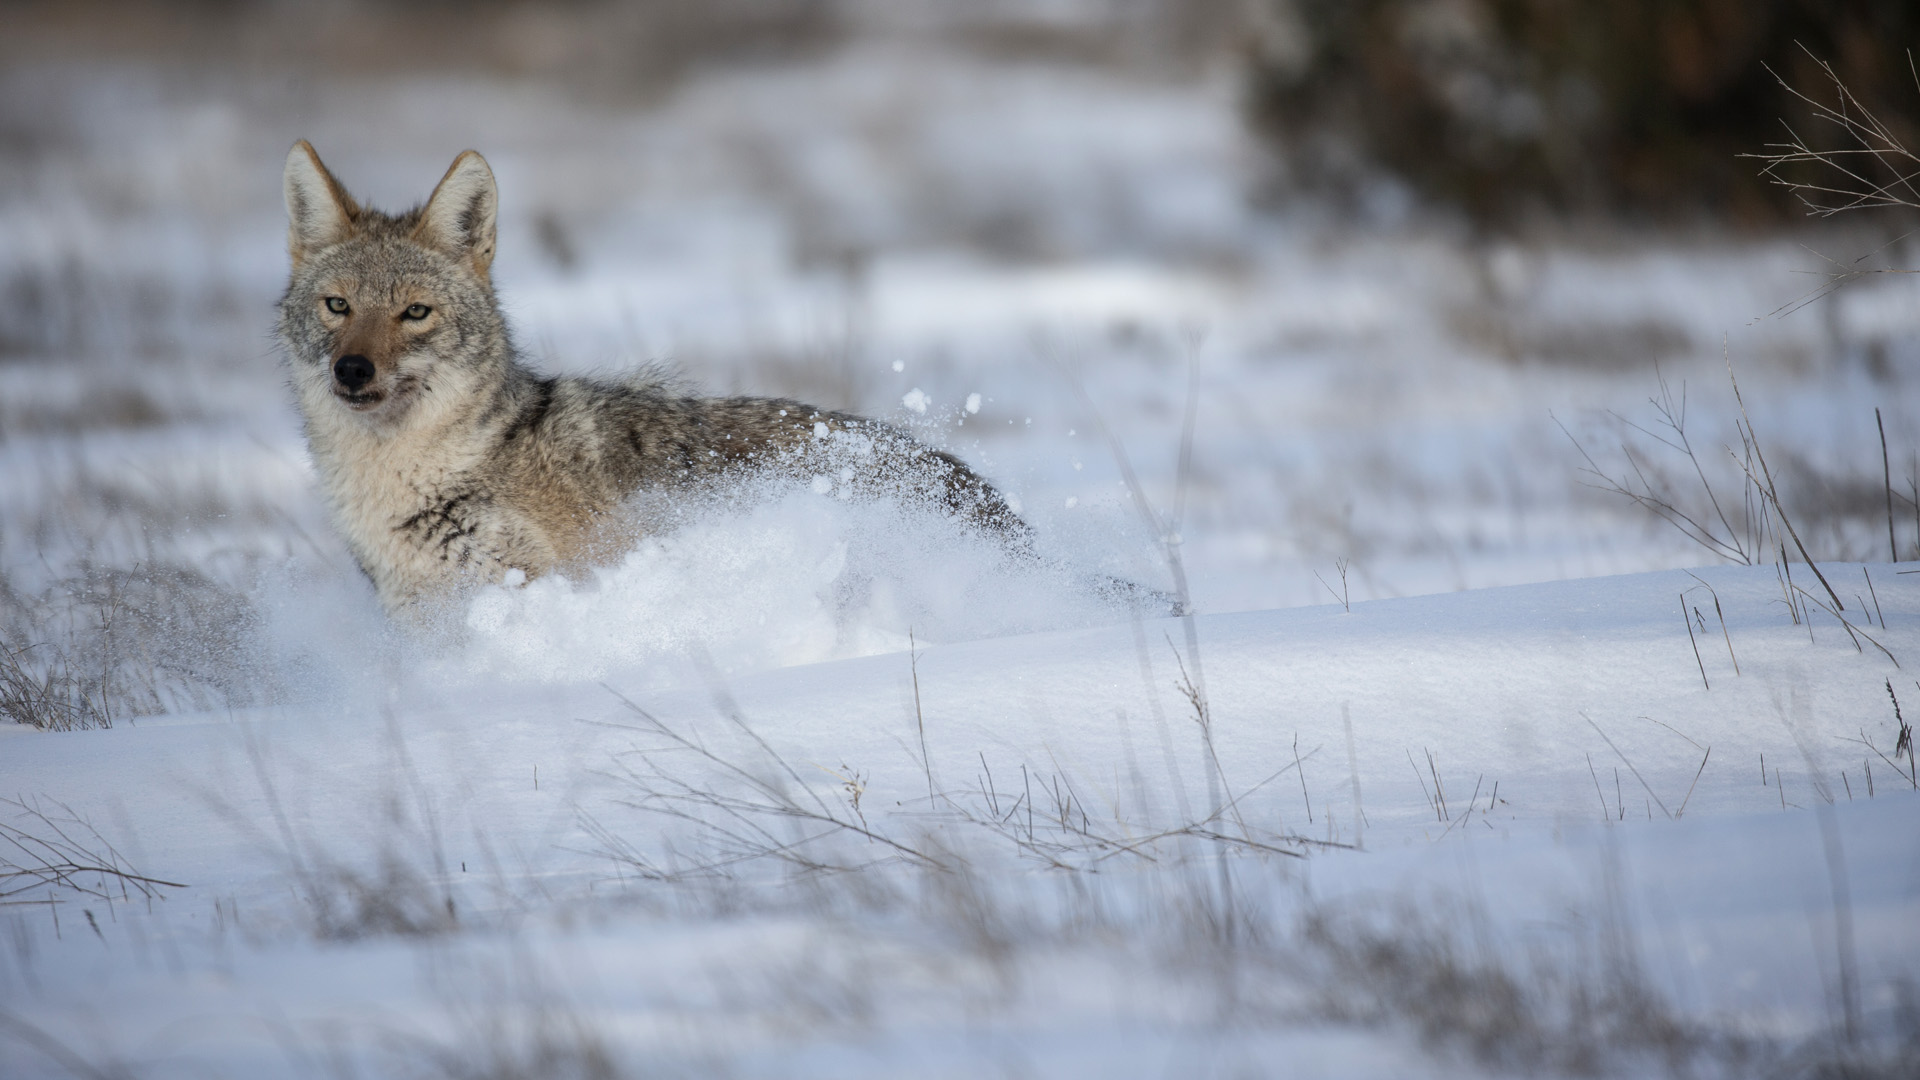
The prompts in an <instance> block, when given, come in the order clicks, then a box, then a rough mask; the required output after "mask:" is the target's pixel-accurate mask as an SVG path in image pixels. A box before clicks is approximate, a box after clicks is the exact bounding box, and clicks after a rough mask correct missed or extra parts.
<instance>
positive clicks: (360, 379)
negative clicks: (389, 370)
mask: <svg viewBox="0 0 1920 1080" xmlns="http://www.w3.org/2000/svg"><path fill="white" fill-rule="evenodd" d="M333 377H334V378H336V379H339V380H340V385H341V386H344V387H346V388H347V390H348V391H350V392H351V391H354V390H358V389H360V388H361V387H363V386H365V385H367V384H368V383H370V382H372V381H373V361H371V360H369V359H367V358H366V357H364V356H361V355H360V354H359V353H354V354H353V355H351V356H343V357H341V358H340V359H339V360H338V361H336V362H335V363H334V365H333Z"/></svg>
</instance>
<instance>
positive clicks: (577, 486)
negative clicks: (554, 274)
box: [279, 141, 1026, 614]
mask: <svg viewBox="0 0 1920 1080" xmlns="http://www.w3.org/2000/svg"><path fill="white" fill-rule="evenodd" d="M286 199H287V216H288V235H287V249H288V252H289V255H290V256H291V260H292V275H291V278H290V280H289V282H288V285H287V292H286V295H285V296H284V297H283V298H282V300H281V303H280V324H279V331H280V339H281V341H282V343H283V344H284V346H285V348H286V353H287V360H288V364H289V367H290V369H291V381H292V383H293V387H294V391H295V393H296V394H297V396H298V398H299V404H300V409H301V412H302V414H303V416H304V417H305V422H306V433H307V441H308V445H309V446H310V447H311V449H312V453H313V460H314V464H315V466H316V468H317V470H318V472H319V475H320V482H321V485H322V487H323V489H324V491H325V494H326V497H327V499H328V501H329V503H330V504H331V505H332V508H333V512H334V515H335V518H336V521H337V522H338V524H339V526H340V528H341V531H342V532H343V533H344V534H345V536H346V539H347V543H348V544H349V545H350V546H351V548H352V549H353V552H354V555H355V557H356V558H358V560H359V562H360V566H361V568H362V569H364V570H365V571H366V573H367V576H368V577H370V578H371V579H372V580H373V583H374V586H375V588H376V589H377V590H378V592H379V595H380V599H381V601H382V603H383V604H385V606H386V607H387V609H388V610H389V612H393V613H396V614H397V613H402V612H408V611H417V610H418V608H419V606H420V605H423V604H431V603H434V602H437V601H444V600H446V599H448V598H450V597H453V596H457V595H458V593H459V592H460V590H461V589H462V588H463V587H464V586H467V585H470V584H477V583H481V582H500V581H503V580H508V579H509V578H510V576H511V574H512V572H513V571H516V570H517V571H520V572H522V573H524V574H525V575H526V576H527V577H529V578H532V577H539V576H541V575H543V574H547V573H552V572H554V571H557V570H567V569H571V568H575V567H579V566H585V565H589V564H591V563H594V562H596V561H600V560H602V559H605V558H606V557H608V556H610V555H613V554H616V553H617V552H618V551H619V550H622V549H623V548H625V547H626V546H627V545H629V544H630V543H631V542H632V540H633V539H634V537H633V534H632V531H631V529H632V526H633V523H632V522H631V521H630V520H628V519H627V518H626V517H625V516H624V515H622V514H621V513H620V512H619V511H620V509H621V507H622V506H623V505H625V504H626V503H627V502H628V500H629V499H630V497H631V496H632V495H633V494H634V493H636V492H638V491H642V490H652V489H670V488H677V487H685V486H687V485H690V484H701V483H710V482H712V481H713V480H715V479H717V478H719V477H720V476H722V475H723V474H726V473H728V472H732V471H738V470H744V469H771V470H776V471H790V472H796V473H798V472H801V471H803V470H805V469H806V467H807V464H808V461H809V459H810V458H812V457H814V456H815V455H816V454H818V453H819V452H820V451H822V450H824V449H825V448H827V447H832V448H833V450H834V456H835V457H836V458H837V459H840V460H841V461H845V462H849V463H850V464H849V465H848V466H847V469H850V470H851V472H850V474H849V473H848V472H847V471H846V470H843V481H842V482H843V483H846V484H848V485H850V486H851V487H853V488H854V489H856V490H864V491H867V492H877V491H880V490H882V489H892V490H909V491H918V492H919V493H920V494H922V495H923V496H925V497H926V498H927V499H929V500H930V501H931V503H932V504H933V505H935V506H938V507H939V508H941V509H942V510H943V511H945V512H949V513H954V514H959V515H962V516H964V517H966V518H968V519H970V520H972V521H974V522H977V523H978V524H979V525H981V526H982V527H984V528H987V529H991V530H994V531H995V532H997V533H999V534H1002V535H1004V536H1005V537H1006V538H1007V539H1008V540H1009V541H1010V542H1011V543H1013V544H1014V545H1016V546H1024V544H1025V539H1026V526H1025V525H1024V524H1023V523H1022V522H1021V521H1020V519H1019V518H1018V517H1017V516H1015V514H1014V513H1013V511H1012V510H1011V509H1010V508H1009V507H1008V506H1007V503H1006V501H1005V500H1004V499H1002V498H1001V496H1000V494H999V493H998V492H996V491H995V490H994V489H993V488H992V487H991V486H990V485H988V484H987V483H986V482H985V481H983V480H982V479H980V478H979V477H978V476H976V475H975V474H974V473H973V472H972V471H971V470H969V469H968V468H967V466H966V465H965V464H963V463H962V462H960V461H959V460H958V459H957V458H954V457H953V456H951V455H949V454H946V453H944V452H942V451H938V450H934V449H932V448H930V447H927V446H924V445H922V444H920V443H917V442H915V441H914V440H912V439H911V438H909V437H907V436H906V435H905V434H903V433H901V432H899V431H897V430H895V429H893V428H891V427H888V426H887V425H885V424H881V423H878V422H876V421H873V420H868V419H863V418H861V417H857V416H852V415H848V414H845V413H837V412H829V411H826V410H821V409H815V408H812V407H810V406H807V405H804V404H801V403H799V402H795V401H788V400H784V399H778V398H745V397H731V398H707V397H695V396H688V395H685V394H681V393H678V392H676V391H675V390H674V389H673V388H672V387H671V386H670V385H668V384H667V383H665V382H663V381H661V380H658V379H653V378H637V379H634V380H631V381H627V382H609V381H601V380H592V379H579V378H551V377H542V376H540V375H538V374H536V373H535V372H533V371H532V370H530V369H529V368H527V367H526V366H524V365H523V364H521V363H520V361H519V359H518V357H517V355H516V353H515V350H514V348H513V345H512V342H511V338H510V337H509V335H508V332H507V326H506V322H505V320H504V318H502V316H501V313H500V307H499V304H498V302H497V301H496V299H495V297H494V293H493V287H492V284H491V280H490V278H489V270H490V268H491V266H492V262H493V254H494V240H495V224H496V219H497V210H498V194H497V189H496V187H495V185H494V180H493V173H492V171H491V170H490V169H488V168H487V163H486V161H485V160H484V159H482V158H481V157H480V155H479V154H477V153H474V152H473V151H471V150H469V151H467V152H466V153H463V154H461V155H460V156H459V157H458V158H456V159H455V160H454V162H453V166H452V167H451V168H449V169H448V170H447V174H446V176H445V177H443V178H442V179H441V181H440V184H439V186H438V187H436V188H435V189H434V192H433V195H432V197H431V198H429V199H428V200H427V202H426V203H425V204H424V205H423V206H421V207H419V208H416V209H414V210H410V211H408V212H406V213H403V214H397V215H393V214H386V213H382V212H380V211H378V210H374V209H371V208H367V207H362V206H361V205H359V204H358V203H356V202H355V201H354V200H353V199H352V198H351V197H350V196H349V195H348V194H347V193H346V191H345V190H344V189H343V188H342V187H341V186H340V184H339V183H338V182H337V181H335V180H334V178H333V176H332V175H331V174H330V173H328V172H327V169H326V167H325V166H324V165H322V164H321V162H320V158H319V156H318V155H317V154H315V153H314V151H313V148H312V147H311V146H309V145H308V144H307V143H305V142H304V141H303V142H300V143H296V144H295V145H294V147H293V150H292V152H291V153H289V154H288V155H287V170H286Z"/></svg>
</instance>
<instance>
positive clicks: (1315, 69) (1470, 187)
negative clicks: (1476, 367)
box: [1248, 0, 1920, 225]
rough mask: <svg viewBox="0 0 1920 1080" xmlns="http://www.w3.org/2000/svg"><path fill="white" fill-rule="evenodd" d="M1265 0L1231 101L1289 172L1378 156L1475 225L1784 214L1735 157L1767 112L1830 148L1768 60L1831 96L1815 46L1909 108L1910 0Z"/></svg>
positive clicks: (1322, 171)
mask: <svg viewBox="0 0 1920 1080" xmlns="http://www.w3.org/2000/svg"><path fill="white" fill-rule="evenodd" d="M1265 2H1266V3H1267V4H1268V5H1269V6H1268V8H1267V11H1268V12H1269V13H1270V14H1271V15H1272V16H1273V17H1272V19H1271V20H1269V22H1268V31H1267V33H1265V34H1264V35H1263V36H1262V39H1261V41H1262V44H1261V45H1260V46H1259V47H1257V48H1256V49H1255V50H1253V54H1252V57H1251V76H1252V77H1251V81H1250V87H1249V98H1248V108H1249V114H1250V117H1251V119H1252V121H1253V123H1254V124H1255V126H1256V127H1257V128H1258V130H1260V131H1262V132H1263V133H1265V134H1267V135H1268V136H1270V137H1271V138H1273V139H1274V140H1276V141H1277V142H1278V143H1279V144H1280V145H1281V146H1283V147H1284V148H1285V150H1286V151H1287V156H1286V160H1287V163H1288V166H1289V169H1290V171H1291V172H1292V174H1293V177H1294V179H1295V180H1297V181H1299V182H1302V183H1306V184H1308V185H1318V186H1328V185H1332V186H1336V187H1338V186H1344V185H1350V184H1352V183H1353V182H1355V181H1356V180H1358V179H1360V178H1362V177H1364V176H1365V175H1366V173H1367V171H1368V170H1370V169H1377V168H1380V167H1384V168H1386V169H1388V170H1390V171H1391V172H1393V173H1394V174H1396V175H1398V176H1399V177H1401V178H1402V179H1404V180H1405V181H1407V182H1408V183H1409V184H1411V185H1412V186H1413V187H1414V188H1415V189H1416V190H1417V191H1419V192H1421V193H1422V194H1423V195H1424V196H1425V197H1427V198H1429V199H1432V200H1435V201H1438V202H1440V203H1443V204H1447V205H1452V206H1456V207H1459V208H1460V209H1462V210H1464V211H1465V212H1466V213H1467V214H1468V215H1470V216H1471V217H1472V218H1473V219H1474V220H1475V221H1476V222H1477V223H1480V224H1482V225H1503V224H1512V223H1515V222H1517V221H1520V220H1523V219H1525V218H1528V217H1530V216H1535V215H1539V214H1550V215H1554V216H1562V217H1564V216H1569V215H1574V216H1579V215H1599V214H1605V215H1628V216H1640V217H1648V218H1659V219H1669V220H1670V219H1673V218H1676V217H1689V216H1692V217H1698V216H1703V215H1704V216H1712V217H1720V218H1730V219H1733V220H1736V221H1747V222H1754V221H1765V220H1772V219H1779V218H1781V217H1784V216H1787V215H1790V214H1793V213H1795V212H1796V210H1797V204H1796V203H1795V202H1794V201H1793V200H1792V199H1791V198H1789V197H1787V196H1786V195H1784V194H1783V193H1781V192H1779V191H1778V190H1777V189H1775V188H1770V187H1769V185H1768V183H1767V182H1766V181H1765V180H1764V179H1762V178H1760V177H1759V176H1758V175H1757V173H1758V171H1759V169H1758V164H1757V163H1756V162H1754V161H1751V160H1743V159H1741V158H1740V157H1739V156H1738V155H1740V154H1742V153H1749V154H1750V153H1754V152H1757V151H1760V150H1761V149H1762V148H1763V147H1764V146H1765V145H1766V144H1768V143H1779V142H1784V141H1786V135H1787V132H1786V129H1785V128H1784V127H1783V126H1782V120H1783V119H1785V120H1787V121H1789V122H1792V123H1794V124H1795V125H1796V128H1795V130H1796V131H1797V132H1798V133H1799V134H1800V135H1801V137H1803V138H1806V139H1808V140H1810V141H1816V142H1817V141H1819V140H1827V141H1828V142H1829V143H1830V144H1834V145H1837V144H1838V142H1839V141H1840V139H1841V138H1842V137H1843V135H1842V133H1841V132H1839V131H1838V130H1831V131H1809V130H1806V129H1805V127H1806V125H1803V123H1802V121H1804V120H1805V118H1806V116H1807V113H1808V110H1807V108H1806V105H1805V103H1804V102H1799V101H1796V100H1795V99H1793V98H1792V96H1791V95H1790V94H1789V93H1788V92H1787V91H1786V90H1785V89H1783V88H1782V87H1781V86H1780V85H1779V82H1778V81H1777V80H1776V78H1775V75H1774V74H1773V73H1777V74H1778V75H1779V77H1780V78H1782V79H1785V80H1786V81H1787V82H1788V83H1790V84H1791V85H1793V86H1795V87H1798V88H1801V89H1803V90H1807V91H1808V92H1810V93H1812V94H1815V95H1818V94H1820V93H1822V92H1826V93H1827V96H1832V94H1831V91H1832V88H1833V83H1832V80H1831V79H1830V78H1829V77H1828V76H1827V75H1826V74H1825V73H1824V72H1823V71H1822V70H1821V69H1820V67H1819V64H1818V61H1820V60H1826V61H1830V62H1831V63H1832V64H1833V67H1834V70H1835V72H1836V73H1837V74H1838V75H1839V77H1840V78H1841V79H1843V80H1844V81H1845V82H1846V84H1847V86H1848V87H1849V88H1850V89H1851V90H1852V91H1853V93H1854V95H1855V97H1857V98H1858V99H1859V104H1861V105H1864V106H1866V107H1867V108H1869V109H1872V110H1873V111H1874V112H1875V113H1876V114H1877V115H1878V116H1879V118H1880V119H1881V120H1882V121H1883V122H1886V123H1887V124H1888V125H1889V126H1890V127H1893V128H1896V129H1899V130H1900V131H1901V132H1902V134H1903V135H1904V134H1905V133H1906V132H1907V130H1908V129H1910V128H1911V127H1912V124H1911V122H1910V120H1907V121H1903V118H1911V117H1913V116H1916V115H1920V90H1917V89H1916V86H1915V75H1914V73H1913V70H1912V69H1911V67H1910V64H1909V56H1908V49H1909V48H1911V47H1913V46H1914V45H1916V44H1920V41H1916V39H1917V38H1920V3H1916V2H1915V0H1265ZM1769 69H1771V72H1772V73H1770V71H1769ZM1827 126H1828V127H1831V125H1827Z"/></svg>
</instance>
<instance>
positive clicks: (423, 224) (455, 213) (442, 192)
mask: <svg viewBox="0 0 1920 1080" xmlns="http://www.w3.org/2000/svg"><path fill="white" fill-rule="evenodd" d="M499 216H500V191H499V189H498V188H496V187H495V186H494V183H493V170H492V169H489V168H487V159H486V158H483V157H481V156H480V155H479V154H478V153H476V152H475V151H472V150H466V151H463V152H462V153H461V154H460V156H459V157H457V158H454V159H453V166H452V167H451V168H449V169H448V170H447V175H445V176H443V177H441V178H440V186H439V187H436V188H434V189H433V197H432V198H430V199H428V200H427V205H426V208H425V209H423V210H421V211H420V224H419V225H418V226H417V227H415V229H414V231H413V235H414V238H415V239H417V240H420V241H421V242H423V243H428V244H432V245H433V246H435V247H437V248H440V249H441V250H443V251H449V252H452V253H454V254H456V255H465V256H466V257H467V258H469V259H472V260H473V269H474V272H475V273H477V274H479V275H480V280H482V281H485V280H486V279H487V270H488V268H489V267H491V266H492V265H493V240H494V227H495V223H496V222H497V221H498V219H499Z"/></svg>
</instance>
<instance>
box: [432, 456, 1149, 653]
mask: <svg viewBox="0 0 1920 1080" xmlns="http://www.w3.org/2000/svg"><path fill="white" fill-rule="evenodd" d="M849 472H850V470H849V469H845V468H842V469H833V468H825V469H822V470H821V471H818V472H816V473H815V474H814V475H813V476H812V478H811V479H810V480H793V479H781V478H773V477H753V478H748V479H747V480H746V481H744V482H742V483H740V484H737V485H735V486H733V487H732V488H731V489H730V490H729V491H728V492H727V493H726V494H725V496H724V497H721V498H708V499H702V500H700V503H699V505H698V506H696V507H692V508H689V507H688V506H686V505H684V504H683V505H680V506H677V507H675V508H674V513H673V514H672V517H673V518H674V519H675V521H674V524H673V526H672V527H670V528H667V529H665V530H662V531H657V532H651V533H649V534H648V535H646V536H644V537H643V538H642V539H640V540H639V541H638V543H637V544H636V545H635V546H634V547H633V548H632V549H631V550H630V551H628V552H627V554H626V555H625V556H624V558H622V559H621V560H620V561H619V562H618V563H617V564H615V565H612V566H607V567H602V568H598V569H594V570H592V571H590V572H588V573H586V574H585V575H583V576H576V577H574V578H572V579H569V578H567V577H564V576H560V575H552V576H548V577H545V578H541V579H539V580H536V581H533V582H530V583H526V584H524V585H518V584H502V585H496V586H490V587H486V588H483V589H480V590H479V591H478V592H477V593H476V594H475V595H474V596H473V597H472V598H471V601H470V602H469V603H468V605H467V606H466V608H465V610H464V611H463V612H462V613H461V615H460V618H461V620H462V625H461V626H460V627H459V628H458V629H457V635H458V636H459V637H461V638H462V639H463V644H462V645H461V646H460V647H459V649H458V650H457V655H456V656H452V657H448V658H445V659H444V660H443V661H442V662H443V663H448V664H451V665H453V667H454V668H455V669H456V670H457V672H459V673H463V674H464V675H465V676H467V677H471V676H476V675H484V676H486V677H499V678H506V679H514V680H538V681H549V680H565V681H571V680H586V679H598V678H603V677H605V676H606V675H607V674H608V673H610V672H614V671H620V672H623V673H626V674H627V675H628V676H630V675H632V674H633V673H635V672H636V671H638V672H643V673H646V675H647V676H650V677H651V678H653V679H654V680H656V681H669V680H675V679H677V678H679V677H681V676H683V675H684V674H685V672H686V667H687V664H688V662H689V661H690V660H691V661H693V662H696V663H709V662H710V663H711V664H712V665H714V666H715V667H717V668H718V669H719V670H720V671H721V672H722V673H727V674H732V673H738V672H743V671H752V670H759V669H764V668H772V667H785V666H791V665H796V664H808V663H816V662H820V661H825V660H834V659H842V658H846V657H853V656H864V655H872V654H876V653H884V652H895V651H903V650H905V649H907V647H908V635H909V633H910V632H911V634H912V636H913V638H914V640H916V641H918V642H920V643H921V644H930V643H941V642H951V641H957V640H971V639H978V638H987V637H997V636H1001V635H1006V634H1019V633H1027V632H1032V631H1039V630H1051V629H1062V628H1067V627H1074V626H1087V625H1096V624H1099V623H1107V622H1113V621H1115V620H1117V619H1119V618H1123V617H1124V616H1125V613H1126V610H1127V605H1128V604H1129V603H1140V602H1142V600H1141V598H1140V597H1134V598H1132V599H1131V600H1130V599H1128V598H1127V597H1125V596H1124V595H1117V593H1119V592H1122V590H1117V589H1116V587H1115V582H1114V580H1113V579H1111V578H1108V577H1105V576H1103V575H1102V574H1100V573H1096V572H1093V571H1089V570H1086V569H1083V567H1085V566H1088V565H1092V564H1093V563H1095V562H1097V561H1099V560H1098V559H1097V557H1095V556H1094V553H1092V552H1080V553H1076V552H1062V551H1057V550H1056V551H1048V552H1045V553H1043V554H1039V555H1035V554H1032V553H1029V552H1026V551H1024V550H1021V549H1020V546H1019V545H1018V544H1017V543H1011V542H1010V541H1009V539H1008V538H1007V537H1004V536H1001V535H997V534H994V533H991V532H989V531H986V530H983V529H982V528H981V527H979V526H978V525H976V524H973V523H970V522H967V521H964V520H961V519H959V518H956V517H954V516H953V515H951V514H948V513H946V512H944V510H943V509H941V508H935V507H932V506H929V505H928V504H927V502H926V501H925V500H924V499H923V498H918V497H915V496H913V495H912V494H911V493H908V494H905V495H899V496H893V497H871V496H869V495H867V494H864V493H857V492H856V490H855V488H856V485H855V484H854V483H852V482H851V481H850V478H849V477H848V475H847V474H848V473H849ZM655 516H656V518H657V517H658V516H659V515H658V514H656V515H655ZM1109 540H1111V537H1109ZM1074 542H1075V543H1076V545H1086V544H1087V543H1088V539H1087V538H1085V537H1080V538H1075V541H1074ZM1094 542H1095V543H1097V541H1094ZM1145 602H1147V603H1151V601H1150V600H1148V601H1145ZM450 674H451V672H450Z"/></svg>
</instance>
